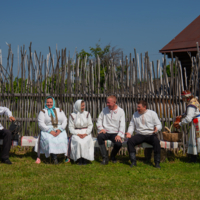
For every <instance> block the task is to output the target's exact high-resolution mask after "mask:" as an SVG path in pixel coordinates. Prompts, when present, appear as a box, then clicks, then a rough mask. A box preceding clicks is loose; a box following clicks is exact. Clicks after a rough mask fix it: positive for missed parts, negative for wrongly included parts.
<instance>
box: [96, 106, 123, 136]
mask: <svg viewBox="0 0 200 200" xmlns="http://www.w3.org/2000/svg"><path fill="white" fill-rule="evenodd" d="M97 129H98V132H100V130H102V129H105V130H106V132H107V133H112V134H117V135H119V136H120V137H122V138H124V134H125V113H124V110H123V109H122V108H120V107H119V106H117V109H116V110H110V109H109V108H108V107H105V108H104V109H103V111H102V112H101V113H100V115H99V117H98V120H97Z"/></svg>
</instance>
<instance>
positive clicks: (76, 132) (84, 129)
mask: <svg viewBox="0 0 200 200" xmlns="http://www.w3.org/2000/svg"><path fill="white" fill-rule="evenodd" d="M84 109H85V102H84V101H83V100H77V101H76V102H75V104H74V109H73V113H71V115H70V117H69V131H70V133H71V134H72V139H71V154H70V158H72V159H73V160H74V161H77V160H78V164H79V165H82V164H83V165H86V160H90V161H93V160H94V143H93V140H92V136H91V132H92V128H93V124H92V119H91V116H90V113H89V112H87V111H84Z"/></svg>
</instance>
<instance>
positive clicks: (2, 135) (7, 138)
mask: <svg viewBox="0 0 200 200" xmlns="http://www.w3.org/2000/svg"><path fill="white" fill-rule="evenodd" d="M11 136H12V134H11V132H10V131H9V130H7V129H2V130H0V139H3V151H2V153H1V159H4V160H5V159H8V158H9V151H10V147H11Z"/></svg>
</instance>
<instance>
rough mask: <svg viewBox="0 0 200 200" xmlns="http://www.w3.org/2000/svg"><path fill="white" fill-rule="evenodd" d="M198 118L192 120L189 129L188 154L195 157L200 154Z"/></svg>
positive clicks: (199, 118) (199, 124) (199, 122)
mask: <svg viewBox="0 0 200 200" xmlns="http://www.w3.org/2000/svg"><path fill="white" fill-rule="evenodd" d="M199 136H200V117H197V118H195V119H194V120H193V122H192V124H191V128H190V135H189V142H188V151H187V153H188V154H192V155H197V154H198V153H200V137H199Z"/></svg>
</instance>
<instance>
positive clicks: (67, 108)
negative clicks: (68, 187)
mask: <svg viewBox="0 0 200 200" xmlns="http://www.w3.org/2000/svg"><path fill="white" fill-rule="evenodd" d="M197 47H198V44H197ZM197 50H198V51H197V52H198V53H197V56H196V58H191V60H192V66H191V67H192V72H191V74H186V70H185V69H183V70H182V67H181V63H180V62H179V60H178V58H175V59H172V60H171V62H170V63H169V65H170V67H169V69H170V73H171V77H168V76H167V65H168V64H167V63H166V58H165V56H164V58H163V60H162V61H161V62H160V61H159V60H157V62H156V63H154V62H151V61H150V58H149V56H148V52H146V53H145V55H142V54H140V55H138V54H137V53H136V50H134V54H133V55H132V54H130V55H129V56H124V55H123V52H122V56H121V60H119V61H118V60H115V58H112V59H110V60H109V61H108V62H107V63H103V62H101V58H99V57H98V56H97V58H95V59H88V58H87V57H84V58H80V57H78V55H77V56H76V59H75V60H73V58H70V54H69V55H68V56H67V51H66V49H64V50H63V49H62V50H61V51H57V50H56V56H55V58H54V56H53V55H52V53H51V49H50V48H49V54H48V55H47V58H44V57H43V56H42V55H41V53H40V54H39V55H38V54H37V53H36V52H32V50H31V43H30V46H29V50H28V51H26V50H25V46H23V47H21V50H20V58H19V61H18V63H19V64H18V70H17V73H13V71H15V72H16V69H15V70H14V67H15V68H17V66H14V55H13V54H12V50H11V46H9V50H8V57H7V65H6V66H3V65H2V64H1V60H2V59H0V72H1V73H0V80H1V81H0V93H1V95H0V103H1V106H6V107H8V108H10V110H12V112H13V116H15V117H16V118H17V120H20V121H22V122H23V131H22V133H21V134H22V135H32V136H36V135H38V133H39V129H38V125H37V116H38V113H39V111H40V110H41V109H43V108H44V100H45V98H46V97H47V96H49V95H51V96H53V97H54V98H55V100H56V104H57V107H60V108H61V109H63V110H64V112H65V113H66V115H67V117H69V114H70V113H71V112H72V111H73V103H74V102H75V101H76V100H77V99H83V100H85V102H86V110H87V111H89V112H90V113H91V116H92V118H93V121H94V129H93V135H94V136H95V135H96V127H95V124H96V123H95V122H96V119H97V117H98V114H99V113H100V112H101V110H102V109H103V108H104V107H105V106H106V97H107V96H108V95H111V94H113V95H116V96H117V98H118V100H117V103H118V105H119V106H120V107H122V108H123V109H124V110H125V113H126V122H127V126H128V124H129V121H130V120H131V116H132V114H133V113H134V112H135V111H136V105H137V102H138V100H141V99H143V100H146V101H147V102H148V107H149V109H152V110H154V111H156V112H157V113H158V116H159V117H160V119H161V122H162V125H163V128H164V126H167V127H170V124H171V123H172V121H174V119H175V117H176V116H177V115H180V114H181V113H183V112H184V111H185V109H186V105H185V103H183V102H182V100H181V96H180V93H181V91H182V90H184V89H190V90H191V91H192V93H193V95H198V96H199V95H200V93H199V92H198V89H199V70H200V61H199V60H200V59H199V49H198V48H197ZM171 54H172V58H173V53H172V52H171ZM0 56H1V55H0ZM16 63H17V62H16ZM1 123H2V124H3V125H4V126H5V127H8V126H9V121H8V119H7V118H5V117H1ZM187 127H188V126H185V127H184V128H183V133H184V137H183V143H184V144H185V142H186V140H187V137H186V133H187ZM67 132H68V133H69V131H67ZM161 137H162V135H161Z"/></svg>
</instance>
